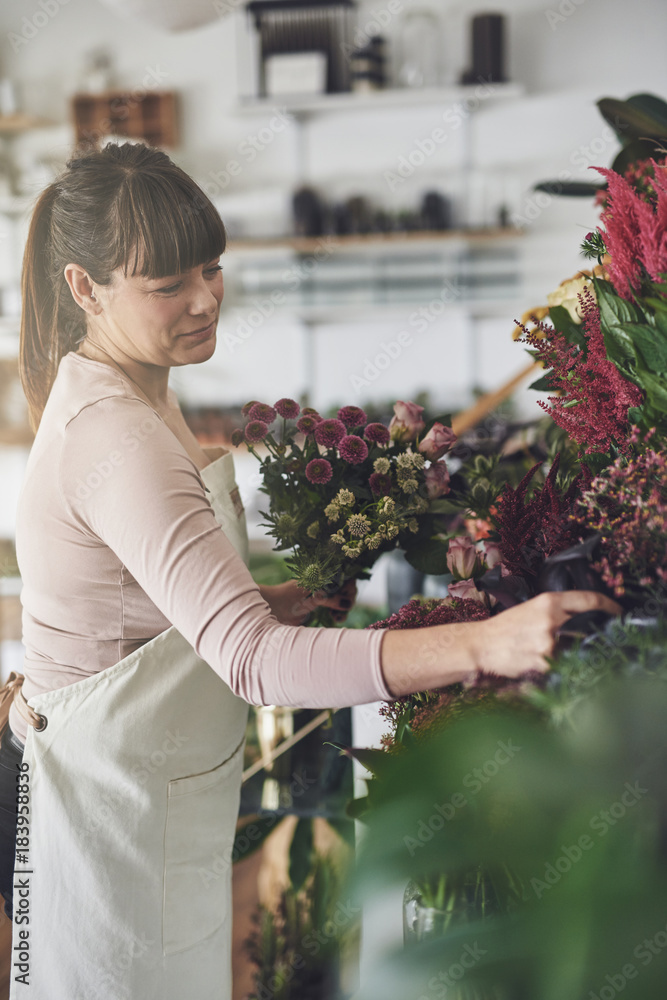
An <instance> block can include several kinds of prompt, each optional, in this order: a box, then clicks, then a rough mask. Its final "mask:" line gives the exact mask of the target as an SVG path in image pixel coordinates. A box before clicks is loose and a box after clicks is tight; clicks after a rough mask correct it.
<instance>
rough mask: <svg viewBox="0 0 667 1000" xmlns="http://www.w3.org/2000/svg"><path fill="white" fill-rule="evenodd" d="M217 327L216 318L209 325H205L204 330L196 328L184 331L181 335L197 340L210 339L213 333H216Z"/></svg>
mask: <svg viewBox="0 0 667 1000" xmlns="http://www.w3.org/2000/svg"><path fill="white" fill-rule="evenodd" d="M215 327H216V322H215V320H213V322H212V323H211V324H210V325H209V326H207V327H205V328H204V329H203V330H194V331H193V332H192V333H182V334H181V337H187V338H188V340H196V341H199V340H208V338H209V337H212V336H213V334H214V333H215Z"/></svg>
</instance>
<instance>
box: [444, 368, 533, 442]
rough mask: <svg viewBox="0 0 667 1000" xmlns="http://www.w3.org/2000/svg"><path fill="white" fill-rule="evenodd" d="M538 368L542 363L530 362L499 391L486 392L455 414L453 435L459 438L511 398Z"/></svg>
mask: <svg viewBox="0 0 667 1000" xmlns="http://www.w3.org/2000/svg"><path fill="white" fill-rule="evenodd" d="M538 368H542V363H541V362H540V361H531V362H530V364H529V365H528V366H527V367H526V368H523V369H522V370H521V371H520V372H519V373H518V374H517V375H515V376H514V377H513V378H511V379H510V380H509V382H505V384H504V385H501V386H500V388H499V389H494V391H493V392H487V393H486V394H485V395H484V396H482V397H481V398H480V399H478V400H477V402H476V403H473V405H472V406H471V407H470V408H469V409H467V410H463V411H462V412H461V413H457V414H456V416H454V417H452V430H453V431H454V433H455V434H456V435H457V436H459V437H460V436H461V434H464V433H465V432H466V431H469V430H470V429H471V428H472V427H475V426H476V425H477V424H478V423H479V422H480V421H481V420H483V419H484V417H486V416H487V414H489V413H491V411H492V410H495V408H496V407H497V406H498V405H499V404H500V403H502V402H503V400H505V399H507V398H508V396H511V395H512V393H513V392H514V390H515V389H516V388H517V386H519V385H521V383H522V382H523V381H524V379H526V378H528V376H529V375H531V374H534V373H536V372H537V370H538Z"/></svg>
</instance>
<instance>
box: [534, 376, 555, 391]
mask: <svg viewBox="0 0 667 1000" xmlns="http://www.w3.org/2000/svg"><path fill="white" fill-rule="evenodd" d="M553 377H554V376H553V372H547V373H546V375H542V377H541V378H538V379H537V380H536V381H535V382H531V383H530V385H529V386H528V388H529V389H534V390H535V392H553V391H554V390H555V389H556V388H557V386H556V385H552V384H551V380H552V379H553Z"/></svg>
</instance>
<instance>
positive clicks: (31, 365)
mask: <svg viewBox="0 0 667 1000" xmlns="http://www.w3.org/2000/svg"><path fill="white" fill-rule="evenodd" d="M57 195H58V185H57V183H54V184H51V185H50V186H49V187H48V188H46V190H45V191H43V192H42V194H41V195H40V197H39V200H38V201H37V204H36V206H35V209H34V212H33V215H32V219H31V222H30V229H29V231H28V239H27V242H26V246H25V251H24V254H23V273H22V276H21V295H22V300H23V304H22V310H21V332H20V339H19V376H20V378H21V384H22V386H23V392H24V393H25V397H26V399H27V401H28V416H29V419H30V426H31V428H32V430H33V432H35V433H36V431H37V428H38V426H39V422H40V420H41V417H42V413H43V411H44V407H45V405H46V400H47V399H48V396H49V393H50V392H51V387H52V385H53V383H54V380H55V377H56V374H57V372H58V365H59V364H60V360H61V358H63V357H64V355H65V354H67V353H68V352H69V351H70V350H71V349H72V348H73V346H74V341H75V339H79V338H80V337H82V336H83V335H84V334H85V329H86V325H85V315H84V313H83V312H82V310H80V309H78V308H77V307H76V304H75V303H74V300H73V299H72V296H71V294H70V291H69V287H68V285H67V282H66V280H65V276H64V274H63V273H62V272H61V273H60V274H59V275H58V274H57V273H54V261H53V257H52V249H53V248H52V238H51V237H52V232H51V224H52V215H53V206H54V203H55V201H56V198H57ZM65 313H67V314H68V315H67V316H65V315H64V314H65ZM77 313H80V316H77ZM68 320H69V322H68ZM77 334H78V336H77Z"/></svg>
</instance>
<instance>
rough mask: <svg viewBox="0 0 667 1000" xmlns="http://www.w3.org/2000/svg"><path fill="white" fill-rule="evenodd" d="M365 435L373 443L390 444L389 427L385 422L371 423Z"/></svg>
mask: <svg viewBox="0 0 667 1000" xmlns="http://www.w3.org/2000/svg"><path fill="white" fill-rule="evenodd" d="M364 437H365V438H366V440H367V441H372V442H373V444H389V442H390V440H391V435H390V434H389V428H388V427H385V425H384V424H369V425H368V427H367V428H366V430H365V431H364Z"/></svg>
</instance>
